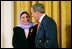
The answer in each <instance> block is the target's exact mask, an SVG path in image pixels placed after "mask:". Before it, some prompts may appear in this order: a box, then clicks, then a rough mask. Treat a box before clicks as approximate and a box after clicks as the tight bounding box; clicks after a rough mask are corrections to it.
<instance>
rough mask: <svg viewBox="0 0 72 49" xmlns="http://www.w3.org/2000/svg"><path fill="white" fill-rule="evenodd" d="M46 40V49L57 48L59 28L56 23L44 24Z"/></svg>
mask: <svg viewBox="0 0 72 49" xmlns="http://www.w3.org/2000/svg"><path fill="white" fill-rule="evenodd" d="M44 32H45V38H46V40H45V41H44V47H45V48H57V47H58V45H57V26H56V23H55V22H54V21H49V22H46V23H44Z"/></svg>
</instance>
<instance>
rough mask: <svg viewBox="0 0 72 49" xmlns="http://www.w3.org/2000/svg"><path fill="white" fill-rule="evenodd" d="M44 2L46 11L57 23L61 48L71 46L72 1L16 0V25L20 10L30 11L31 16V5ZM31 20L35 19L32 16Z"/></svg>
mask: <svg viewBox="0 0 72 49" xmlns="http://www.w3.org/2000/svg"><path fill="white" fill-rule="evenodd" d="M35 3H42V4H44V6H45V12H46V14H47V15H48V16H49V17H52V18H53V19H54V20H55V22H56V24H57V34H58V44H59V47H60V48H70V47H71V1H14V25H15V26H16V25H17V24H18V23H19V13H20V11H24V10H26V11H28V12H29V14H30V16H31V6H32V5H34V4H35ZM31 20H32V21H33V22H35V19H34V18H33V17H32V16H31Z"/></svg>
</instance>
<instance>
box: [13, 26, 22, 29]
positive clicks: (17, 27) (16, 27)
mask: <svg viewBox="0 0 72 49" xmlns="http://www.w3.org/2000/svg"><path fill="white" fill-rule="evenodd" d="M20 29H22V28H21V27H19V26H15V27H13V30H20Z"/></svg>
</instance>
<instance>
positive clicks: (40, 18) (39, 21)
mask: <svg viewBox="0 0 72 49" xmlns="http://www.w3.org/2000/svg"><path fill="white" fill-rule="evenodd" d="M44 16H45V14H43V15H42V16H41V17H40V19H39V22H41V21H42V19H43V17H44Z"/></svg>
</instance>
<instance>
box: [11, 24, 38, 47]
mask: <svg viewBox="0 0 72 49" xmlns="http://www.w3.org/2000/svg"><path fill="white" fill-rule="evenodd" d="M36 28H37V25H35V26H33V27H31V28H30V29H29V34H28V38H27V39H26V36H25V32H24V29H22V28H21V27H18V26H17V27H14V28H13V32H14V34H13V39H12V44H13V47H14V48H34V46H35V44H34V42H35V35H36Z"/></svg>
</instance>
